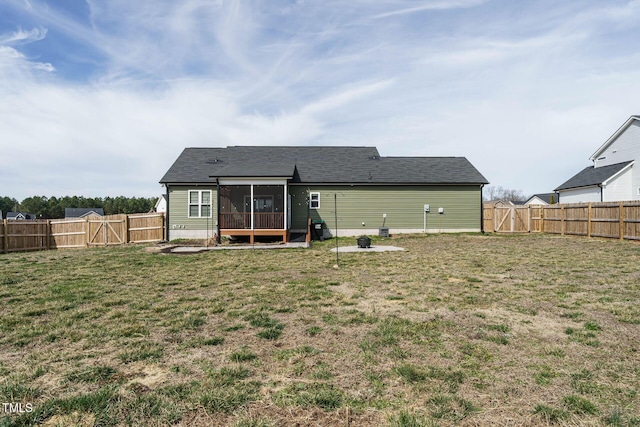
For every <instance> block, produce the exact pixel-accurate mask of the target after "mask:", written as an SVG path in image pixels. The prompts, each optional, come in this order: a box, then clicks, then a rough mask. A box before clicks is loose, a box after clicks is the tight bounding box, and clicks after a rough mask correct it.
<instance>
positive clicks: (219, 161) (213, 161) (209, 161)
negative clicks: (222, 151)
mask: <svg viewBox="0 0 640 427" xmlns="http://www.w3.org/2000/svg"><path fill="white" fill-rule="evenodd" d="M206 163H207V164H209V165H215V164H216V163H222V160H220V159H219V158H217V157H216V158H215V159H213V160H207V161H206Z"/></svg>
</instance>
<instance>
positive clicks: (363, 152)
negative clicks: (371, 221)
mask: <svg viewBox="0 0 640 427" xmlns="http://www.w3.org/2000/svg"><path fill="white" fill-rule="evenodd" d="M249 177H263V178H268V177H280V178H287V179H290V180H291V181H292V182H294V183H295V182H298V183H325V184H331V183H336V184H337V183H350V184H361V183H362V184H364V183H367V184H413V183H421V184H488V181H487V180H486V178H485V177H484V176H482V174H481V173H480V172H478V170H477V169H476V168H475V167H474V166H473V165H472V164H471V163H470V162H469V161H468V160H467V159H466V158H464V157H381V156H380V154H379V153H378V150H377V149H376V148H375V147H328V146H322V147H276V146H232V147H226V148H186V149H185V150H184V151H183V152H182V154H180V156H179V157H178V159H177V160H176V161H175V162H174V164H173V165H172V166H171V168H170V169H169V171H167V173H166V174H165V175H164V177H163V178H162V179H161V180H160V182H161V183H215V182H216V180H217V179H219V178H249Z"/></svg>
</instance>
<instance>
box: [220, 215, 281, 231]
mask: <svg viewBox="0 0 640 427" xmlns="http://www.w3.org/2000/svg"><path fill="white" fill-rule="evenodd" d="M220 228H222V229H232V230H247V229H250V228H251V212H232V213H220ZM253 228H254V229H256V230H282V229H284V213H283V212H254V214H253Z"/></svg>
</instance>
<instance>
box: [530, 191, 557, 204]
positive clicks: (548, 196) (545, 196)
mask: <svg viewBox="0 0 640 427" xmlns="http://www.w3.org/2000/svg"><path fill="white" fill-rule="evenodd" d="M555 203H558V194H556V193H540V194H534V195H533V196H531V197H529V199H528V200H527V201H526V202H524V204H525V205H553V204H555Z"/></svg>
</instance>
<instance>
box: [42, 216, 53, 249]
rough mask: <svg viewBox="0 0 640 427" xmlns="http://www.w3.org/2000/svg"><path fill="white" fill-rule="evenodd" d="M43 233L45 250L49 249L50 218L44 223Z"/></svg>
mask: <svg viewBox="0 0 640 427" xmlns="http://www.w3.org/2000/svg"><path fill="white" fill-rule="evenodd" d="M44 234H45V237H44V238H45V239H47V240H46V243H45V248H47V250H49V249H51V242H50V241H51V220H50V219H48V220H47V222H46V223H45V227H44Z"/></svg>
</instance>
